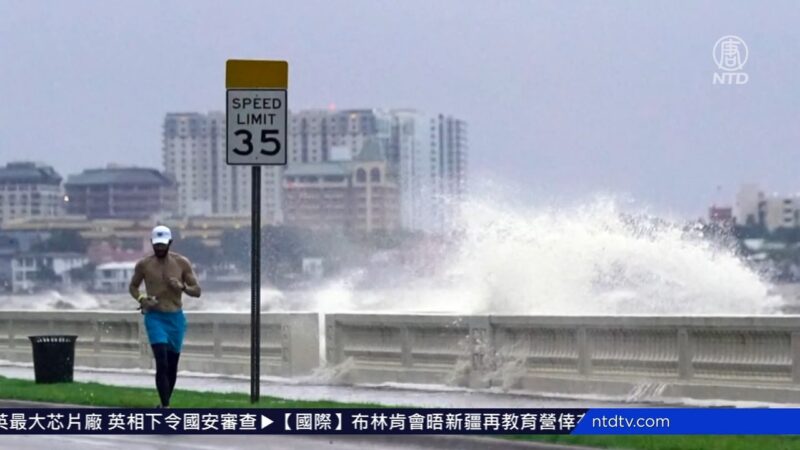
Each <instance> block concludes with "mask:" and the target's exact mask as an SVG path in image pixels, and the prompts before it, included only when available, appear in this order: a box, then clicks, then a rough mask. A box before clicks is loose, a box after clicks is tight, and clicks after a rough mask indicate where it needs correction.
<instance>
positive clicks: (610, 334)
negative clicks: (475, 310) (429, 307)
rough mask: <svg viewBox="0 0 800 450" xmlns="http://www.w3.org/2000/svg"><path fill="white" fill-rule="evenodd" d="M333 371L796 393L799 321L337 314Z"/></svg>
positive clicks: (350, 375) (375, 377)
mask: <svg viewBox="0 0 800 450" xmlns="http://www.w3.org/2000/svg"><path fill="white" fill-rule="evenodd" d="M325 324H326V325H325V327H326V343H327V347H326V355H327V360H328V363H329V364H344V363H347V367H348V371H347V373H346V374H344V375H343V377H345V378H346V379H347V380H348V381H351V382H383V381H398V382H417V383H420V382H421V383H448V384H459V385H467V386H488V385H495V386H496V385H500V386H503V387H507V388H525V387H526V379H527V378H529V377H531V376H540V375H542V374H552V375H559V376H573V375H574V376H585V377H588V376H598V377H600V376H606V377H610V378H623V379H639V380H648V379H656V380H658V379H661V380H664V379H666V380H670V379H672V380H694V381H698V380H710V381H711V380H719V381H743V382H747V381H757V382H764V381H767V382H778V383H780V382H785V383H800V316H781V317H638V316H621V317H620V316H618V317H546V316H544V317H529V316H454V315H426V316H420V315H368V314H332V315H327V316H326V317H325Z"/></svg>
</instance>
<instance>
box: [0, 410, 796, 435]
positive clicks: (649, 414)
mask: <svg viewBox="0 0 800 450" xmlns="http://www.w3.org/2000/svg"><path fill="white" fill-rule="evenodd" d="M4 434H83V435H86V434H284V435H285V434H304V435H309V434H324V435H334V434H351V435H352V434H359V435H369V434H398V435H400V434H458V435H464V434H475V435H492V434H504V435H511V434H576V435H577V434H595V435H597V434H649V435H656V434H662V435H666V434H800V409H728V408H714V409H707V408H614V409H594V408H593V409H417V408H383V409H351V408H341V409H326V408H320V409H256V408H250V409H119V408H3V409H0V436H2V435H4Z"/></svg>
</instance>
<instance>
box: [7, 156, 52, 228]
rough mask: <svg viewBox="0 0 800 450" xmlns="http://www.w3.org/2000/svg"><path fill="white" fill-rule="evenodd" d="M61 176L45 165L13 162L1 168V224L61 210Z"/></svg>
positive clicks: (45, 215) (44, 215) (47, 214)
mask: <svg viewBox="0 0 800 450" xmlns="http://www.w3.org/2000/svg"><path fill="white" fill-rule="evenodd" d="M63 203H64V195H63V192H62V189H61V176H60V175H59V174H58V173H56V171H55V170H54V169H53V168H52V167H50V166H46V165H42V164H37V163H33V162H12V163H8V164H6V166H5V167H2V168H0V224H2V223H4V222H9V221H12V220H16V219H29V218H37V217H54V216H58V215H60V214H62V213H63Z"/></svg>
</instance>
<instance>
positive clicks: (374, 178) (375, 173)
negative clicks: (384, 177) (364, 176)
mask: <svg viewBox="0 0 800 450" xmlns="http://www.w3.org/2000/svg"><path fill="white" fill-rule="evenodd" d="M369 181H371V182H373V183H380V182H381V171H380V170H379V169H378V168H377V167H374V168H373V169H372V170H370V171H369Z"/></svg>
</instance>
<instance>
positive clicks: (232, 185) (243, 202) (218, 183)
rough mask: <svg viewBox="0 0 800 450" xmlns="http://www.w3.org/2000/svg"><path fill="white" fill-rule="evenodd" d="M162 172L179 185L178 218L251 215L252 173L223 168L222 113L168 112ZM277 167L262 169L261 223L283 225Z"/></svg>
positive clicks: (247, 168) (165, 121) (227, 166)
mask: <svg viewBox="0 0 800 450" xmlns="http://www.w3.org/2000/svg"><path fill="white" fill-rule="evenodd" d="M162 150H163V151H162V156H163V163H164V169H165V172H167V173H169V174H171V175H172V176H173V177H174V178H175V180H176V181H177V183H178V212H179V215H181V216H184V217H186V216H215V215H219V216H237V215H249V214H250V198H251V186H250V178H251V168H250V167H249V166H229V165H228V164H227V163H226V161H225V160H226V144H225V114H224V113H222V112H210V113H208V114H200V113H170V114H167V116H166V118H165V120H164V130H163V149H162ZM280 176H281V168H280V167H278V166H264V167H262V170H261V184H262V191H261V200H262V220H263V221H264V223H265V224H270V223H280V222H281V221H282V220H283V212H282V202H281V189H280V184H281V178H280Z"/></svg>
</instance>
